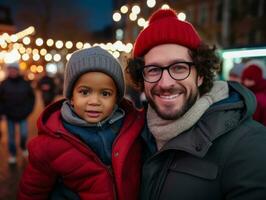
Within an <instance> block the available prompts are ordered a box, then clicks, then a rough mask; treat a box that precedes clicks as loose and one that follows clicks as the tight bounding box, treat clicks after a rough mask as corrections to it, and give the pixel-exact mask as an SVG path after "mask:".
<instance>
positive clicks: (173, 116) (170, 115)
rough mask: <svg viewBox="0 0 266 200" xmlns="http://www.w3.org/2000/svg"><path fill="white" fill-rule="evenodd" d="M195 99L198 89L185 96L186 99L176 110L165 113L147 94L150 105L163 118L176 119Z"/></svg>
mask: <svg viewBox="0 0 266 200" xmlns="http://www.w3.org/2000/svg"><path fill="white" fill-rule="evenodd" d="M197 99H198V91H195V92H192V93H191V94H190V96H189V97H188V98H187V100H186V101H185V103H184V104H183V106H182V107H181V108H180V109H179V110H178V111H177V112H173V113H171V112H168V113H166V112H161V111H160V109H159V107H158V106H157V105H156V104H155V102H154V101H153V99H152V98H150V96H148V95H147V100H148V102H149V104H150V106H151V107H152V108H153V109H154V110H155V112H156V113H157V115H158V116H159V117H160V118H162V119H164V120H176V119H178V118H180V117H182V116H183V115H184V114H185V113H186V112H187V111H188V110H189V109H190V108H191V107H192V106H193V105H194V103H195V102H196V101H197Z"/></svg>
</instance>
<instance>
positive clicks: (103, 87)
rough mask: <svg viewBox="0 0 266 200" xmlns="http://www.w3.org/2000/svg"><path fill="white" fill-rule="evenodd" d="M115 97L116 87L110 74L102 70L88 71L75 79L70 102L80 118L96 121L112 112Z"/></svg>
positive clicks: (91, 121) (90, 121)
mask: <svg viewBox="0 0 266 200" xmlns="http://www.w3.org/2000/svg"><path fill="white" fill-rule="evenodd" d="M116 98H117V89H116V86H115V83H114V81H113V79H112V78H111V77H110V76H108V75H106V74H104V73H102V72H88V73H85V74H83V75H82V76H81V77H80V78H79V79H78V80H77V82H76V84H75V86H74V89H73V93H72V98H71V104H72V105H73V107H74V111H75V112H76V114H78V116H79V117H80V118H82V119H84V120H85V121H87V122H89V123H97V122H100V121H102V120H104V119H105V118H106V117H108V116H109V115H110V114H111V113H112V111H113V108H114V106H115V103H116Z"/></svg>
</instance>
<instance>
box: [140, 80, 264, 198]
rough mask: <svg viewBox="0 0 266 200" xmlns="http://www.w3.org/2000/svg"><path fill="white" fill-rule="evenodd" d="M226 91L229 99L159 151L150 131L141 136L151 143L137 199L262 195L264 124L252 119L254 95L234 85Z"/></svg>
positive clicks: (209, 110)
mask: <svg viewBox="0 0 266 200" xmlns="http://www.w3.org/2000/svg"><path fill="white" fill-rule="evenodd" d="M229 90H230V94H229V95H230V96H229V98H228V99H225V100H222V101H220V102H217V103H216V104H214V105H212V106H211V107H210V108H209V109H208V110H207V111H206V112H205V114H204V115H203V116H202V117H201V118H200V119H199V121H198V122H197V123H196V124H195V125H194V126H193V127H192V128H191V129H189V130H187V131H185V132H183V133H182V134H180V135H178V136H176V137H175V138H173V139H172V140H170V141H169V142H168V143H166V145H165V146H163V148H162V149H161V150H160V151H158V152H156V153H154V150H153V149H154V144H153V143H152V142H151V141H152V140H151V139H148V138H151V134H150V133H149V132H144V133H143V134H142V136H143V137H144V138H145V140H146V142H147V144H148V145H146V146H147V147H149V146H150V147H151V148H147V149H146V151H145V155H146V156H147V157H148V158H147V159H146V161H145V163H144V166H143V176H142V191H141V199H142V200H158V199H159V200H177V199H178V200H208V199H210V200H214V199H215V200H225V199H226V200H264V199H266V157H265V153H266V128H265V127H264V126H262V125H261V124H259V123H257V122H256V121H254V120H252V115H253V113H254V111H255V97H254V95H252V93H251V92H250V91H249V90H247V89H245V88H244V87H242V86H241V85H240V84H238V83H230V85H229ZM165 131H167V130H165ZM162 134H163V133H162ZM152 147H153V148H152Z"/></svg>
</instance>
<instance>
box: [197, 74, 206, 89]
mask: <svg viewBox="0 0 266 200" xmlns="http://www.w3.org/2000/svg"><path fill="white" fill-rule="evenodd" d="M197 79H198V80H197V84H198V87H199V86H201V85H202V83H203V79H204V78H203V76H198V78H197Z"/></svg>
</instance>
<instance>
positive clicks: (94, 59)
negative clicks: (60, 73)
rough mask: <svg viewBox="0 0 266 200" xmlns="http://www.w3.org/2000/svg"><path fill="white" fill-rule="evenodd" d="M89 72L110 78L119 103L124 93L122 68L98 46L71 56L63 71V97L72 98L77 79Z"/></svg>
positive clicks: (76, 52)
mask: <svg viewBox="0 0 266 200" xmlns="http://www.w3.org/2000/svg"><path fill="white" fill-rule="evenodd" d="M90 71H94V72H95V71H96V72H103V73H105V74H107V75H109V76H110V77H112V79H113V80H114V82H115V84H116V87H117V93H118V102H119V101H121V99H122V98H123V96H124V92H125V83H124V75H123V71H122V67H121V65H120V63H119V62H118V60H117V59H116V58H114V57H113V56H112V55H111V54H110V53H109V52H108V51H106V50H104V49H102V48H101V47H98V46H96V47H91V48H86V49H81V50H78V51H75V52H74V53H73V54H72V55H71V57H70V59H69V61H68V62H67V64H66V69H65V79H64V96H65V97H66V98H68V99H70V98H71V97H72V90H73V87H74V84H75V82H76V81H77V79H78V78H79V77H80V76H81V75H83V74H84V73H87V72H90Z"/></svg>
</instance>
